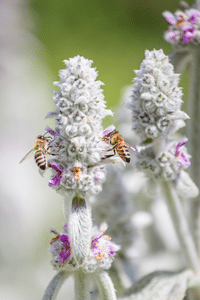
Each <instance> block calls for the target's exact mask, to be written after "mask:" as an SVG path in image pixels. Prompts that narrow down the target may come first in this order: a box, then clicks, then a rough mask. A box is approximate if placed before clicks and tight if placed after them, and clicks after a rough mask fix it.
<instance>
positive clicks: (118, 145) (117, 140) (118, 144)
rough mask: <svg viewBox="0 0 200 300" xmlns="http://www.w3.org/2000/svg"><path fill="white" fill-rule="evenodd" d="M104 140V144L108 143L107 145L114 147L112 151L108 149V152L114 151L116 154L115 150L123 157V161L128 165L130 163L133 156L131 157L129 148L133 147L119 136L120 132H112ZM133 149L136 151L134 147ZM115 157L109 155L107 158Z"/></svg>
mask: <svg viewBox="0 0 200 300" xmlns="http://www.w3.org/2000/svg"><path fill="white" fill-rule="evenodd" d="M102 140H103V141H104V142H106V143H107V144H110V145H112V146H113V147H112V148H111V149H108V150H107V151H112V150H113V151H114V154H115V150H116V151H117V153H118V155H119V156H120V157H121V159H122V160H123V161H125V162H126V163H130V161H131V156H130V153H129V151H128V148H127V146H129V147H131V146H130V145H129V144H128V143H126V142H125V141H124V139H123V137H122V136H121V135H120V134H119V132H118V131H117V130H112V131H111V132H109V133H108V134H106V135H104V137H103V138H102ZM131 148H132V149H133V150H134V151H135V149H134V148H133V147H131ZM114 154H113V155H114ZM113 155H107V156H106V157H105V158H108V157H111V156H113Z"/></svg>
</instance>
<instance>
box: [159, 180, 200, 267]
mask: <svg viewBox="0 0 200 300" xmlns="http://www.w3.org/2000/svg"><path fill="white" fill-rule="evenodd" d="M162 189H163V192H164V195H165V199H166V202H167V204H168V208H169V210H170V214H171V217H172V220H173V223H174V227H175V229H176V233H177V235H178V237H179V239H180V243H181V245H182V247H183V251H184V252H185V255H186V257H187V260H188V264H189V267H191V268H192V269H193V271H194V272H195V273H198V272H199V271H200V265H199V259H198V255H197V251H196V248H195V243H194V241H193V238H192V235H191V233H190V231H189V228H188V223H187V220H186V218H185V215H184V212H183V208H182V205H181V202H180V199H179V197H178V195H177V193H176V191H175V189H174V187H173V185H172V183H171V182H166V181H164V182H163V183H162Z"/></svg>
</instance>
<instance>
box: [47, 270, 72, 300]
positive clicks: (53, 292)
mask: <svg viewBox="0 0 200 300" xmlns="http://www.w3.org/2000/svg"><path fill="white" fill-rule="evenodd" d="M70 275H71V273H69V272H66V271H61V272H59V273H58V274H56V275H55V276H54V278H53V279H52V280H51V282H50V283H49V285H48V287H47V289H46V291H45V294H44V297H43V300H55V299H56V297H57V295H58V292H59V290H60V288H61V286H62V284H63V282H64V281H65V280H66V279H67V277H69V276H70Z"/></svg>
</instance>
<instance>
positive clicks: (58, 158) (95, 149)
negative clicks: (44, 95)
mask: <svg viewBox="0 0 200 300" xmlns="http://www.w3.org/2000/svg"><path fill="white" fill-rule="evenodd" d="M65 64H66V69H64V70H61V71H60V73H59V75H60V81H59V82H55V85H56V86H58V87H59V89H60V91H55V93H54V101H53V103H54V104H55V105H56V109H55V110H54V111H53V112H50V113H48V114H47V116H46V117H51V118H52V117H53V118H54V119H55V130H52V129H51V128H47V129H46V130H47V131H48V132H49V133H50V134H51V135H52V136H53V140H52V142H51V143H50V149H51V151H52V153H54V154H55V156H54V158H53V159H51V160H49V164H50V165H51V166H52V168H51V169H52V172H53V174H52V179H51V180H50V182H49V185H50V186H51V187H53V188H55V189H56V190H58V191H59V192H61V193H64V194H70V195H73V196H74V195H79V196H81V197H85V196H86V195H91V194H97V193H98V192H100V191H101V185H102V183H103V182H104V180H105V169H104V166H103V165H102V164H101V159H102V157H104V156H105V152H104V151H103V150H104V149H105V147H107V146H105V143H104V142H103V141H102V137H103V129H102V126H101V123H102V119H103V118H104V117H105V116H107V115H112V112H111V111H110V110H107V109H106V105H105V101H104V96H103V93H102V89H101V88H100V86H101V85H102V82H101V81H98V80H96V78H97V76H98V73H97V71H96V69H95V68H91V64H92V61H91V60H88V59H85V58H84V57H80V56H76V57H74V58H71V59H69V60H68V61H65Z"/></svg>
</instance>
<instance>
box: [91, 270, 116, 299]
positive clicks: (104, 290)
mask: <svg viewBox="0 0 200 300" xmlns="http://www.w3.org/2000/svg"><path fill="white" fill-rule="evenodd" d="M93 276H94V279H95V281H96V284H97V287H98V290H99V294H100V299H101V300H117V297H116V294H115V289H114V286H113V283H112V280H111V279H110V277H109V275H108V273H106V272H105V271H101V272H95V273H94V274H93Z"/></svg>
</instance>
